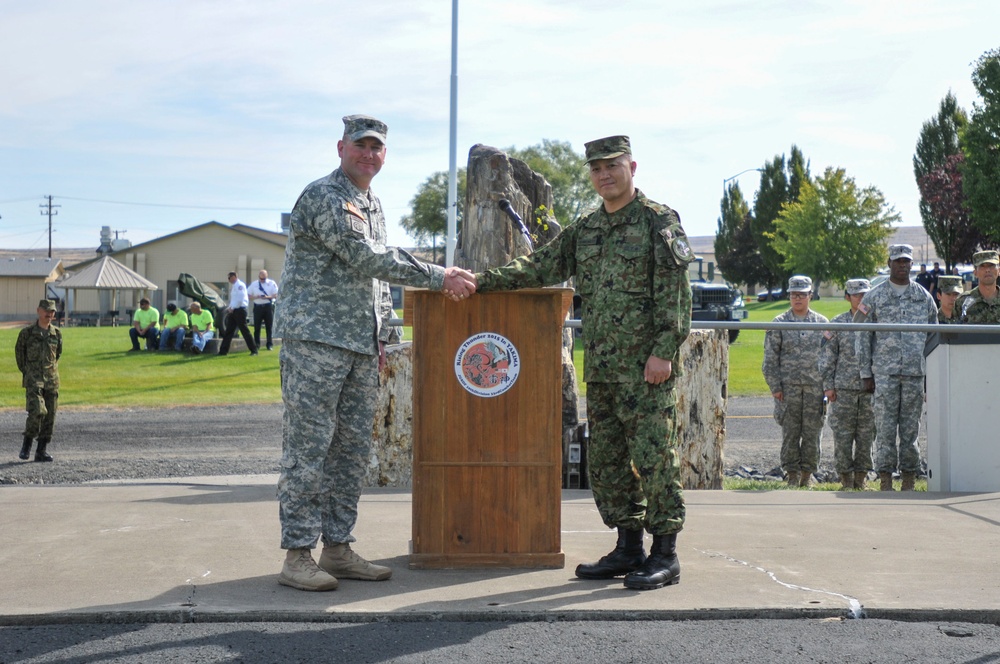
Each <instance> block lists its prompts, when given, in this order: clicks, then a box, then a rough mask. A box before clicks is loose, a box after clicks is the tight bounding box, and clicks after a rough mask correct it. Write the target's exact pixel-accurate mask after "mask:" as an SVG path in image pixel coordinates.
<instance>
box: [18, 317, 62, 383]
mask: <svg viewBox="0 0 1000 664" xmlns="http://www.w3.org/2000/svg"><path fill="white" fill-rule="evenodd" d="M61 355H62V332H61V331H60V330H59V328H58V327H56V326H55V325H49V329H48V330H43V329H42V328H40V327H39V326H38V323H34V324H32V325H29V326H28V327H26V328H24V329H22V330H21V332H20V333H19V334H18V335H17V341H16V342H15V343H14V358H15V359H16V360H17V368H18V370H19V371H20V372H21V387H26V388H38V387H44V388H45V389H47V390H58V389H59V357H60V356H61Z"/></svg>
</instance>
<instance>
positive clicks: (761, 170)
mask: <svg viewBox="0 0 1000 664" xmlns="http://www.w3.org/2000/svg"><path fill="white" fill-rule="evenodd" d="M750 171H757V172H758V173H762V172H763V171H764V169H763V168H748V169H746V170H745V171H740V172H739V173H737V174H736V175H734V176H732V177H728V178H726V179H725V180H723V181H722V195H723V196H725V195H726V183H728V182H732V181H733V180H735V179H736V178H738V177H739V176H741V175H743V174H744V173H749V172H750Z"/></svg>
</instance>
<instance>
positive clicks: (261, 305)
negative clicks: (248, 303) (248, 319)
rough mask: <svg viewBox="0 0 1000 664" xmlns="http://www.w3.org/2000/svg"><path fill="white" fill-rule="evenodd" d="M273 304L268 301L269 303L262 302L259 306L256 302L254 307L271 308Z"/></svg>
mask: <svg viewBox="0 0 1000 664" xmlns="http://www.w3.org/2000/svg"><path fill="white" fill-rule="evenodd" d="M272 304H273V303H272V302H271V301H270V300H268V301H267V302H261V303H260V304H257V303H256V302H254V303H253V306H255V307H269V306H271V305H272Z"/></svg>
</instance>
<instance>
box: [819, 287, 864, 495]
mask: <svg viewBox="0 0 1000 664" xmlns="http://www.w3.org/2000/svg"><path fill="white" fill-rule="evenodd" d="M871 288H872V287H871V283H869V281H868V280H867V279H849V280H848V281H847V284H846V291H845V293H844V299H846V300H847V301H848V302H850V303H851V309H850V311H845V312H844V313H842V314H840V315H838V316H834V318H833V320H831V321H830V322H831V323H850V322H851V321H853V320H854V314H855V313H856V312H857V310H858V305H859V304H861V300H862V298H864V296H865V293H867V292H868V291H870V290H871ZM819 371H820V374H822V376H823V394H825V395H826V399H827V401H828V402H829V403H830V429H832V430H833V461H834V465H835V466H836V467H837V473H838V474H839V475H840V482H841V484H843V487H844V489H864V488H865V479H866V478H867V477H868V472H869V471H870V470H871V469H872V441H874V440H875V413H874V411H873V410H872V395H871V393H870V392H867V391H865V389H864V385H863V384H862V382H861V374H860V372H859V370H858V355H857V348H856V344H855V333H854V332H846V331H845V332H841V331H838V330H835V329H834V330H827V331H826V332H824V333H823V346H822V349H821V350H820V356H819Z"/></svg>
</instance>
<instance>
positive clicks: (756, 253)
mask: <svg viewBox="0 0 1000 664" xmlns="http://www.w3.org/2000/svg"><path fill="white" fill-rule="evenodd" d="M750 225H751V221H750V206H749V205H748V204H747V202H746V199H744V198H743V192H742V191H741V190H740V185H739V184H731V185H729V186H728V187H727V188H726V192H725V193H724V194H723V196H722V214H721V216H720V217H719V220H718V232H717V233H716V235H715V261H716V263H718V265H719V270H721V271H722V274H723V276H725V278H726V280H727V281H729V282H730V283H736V284H760V283H765V282H766V280H767V277H768V272H767V268H765V267H764V264H763V262H762V261H761V259H760V250H759V249H758V248H757V242H756V240H754V237H753V232H752V231H751V229H750Z"/></svg>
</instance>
